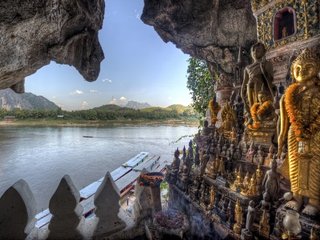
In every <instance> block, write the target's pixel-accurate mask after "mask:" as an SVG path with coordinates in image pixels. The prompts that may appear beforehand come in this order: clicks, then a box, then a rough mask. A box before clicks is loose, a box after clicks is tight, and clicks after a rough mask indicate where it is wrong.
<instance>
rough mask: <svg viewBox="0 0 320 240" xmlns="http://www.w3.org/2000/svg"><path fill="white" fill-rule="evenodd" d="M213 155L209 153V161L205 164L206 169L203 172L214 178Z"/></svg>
mask: <svg viewBox="0 0 320 240" xmlns="http://www.w3.org/2000/svg"><path fill="white" fill-rule="evenodd" d="M215 165H216V163H215V156H214V155H213V154H210V157H209V161H208V163H207V165H206V170H205V174H206V175H207V176H208V177H210V178H213V179H215V178H216V168H215Z"/></svg>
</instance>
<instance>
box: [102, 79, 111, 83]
mask: <svg viewBox="0 0 320 240" xmlns="http://www.w3.org/2000/svg"><path fill="white" fill-rule="evenodd" d="M101 81H102V82H107V83H112V80H111V79H109V78H105V79H102V80H101Z"/></svg>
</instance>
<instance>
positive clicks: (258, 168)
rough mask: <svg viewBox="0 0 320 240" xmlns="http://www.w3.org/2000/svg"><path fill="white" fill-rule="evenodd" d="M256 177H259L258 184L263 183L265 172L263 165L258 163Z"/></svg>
mask: <svg viewBox="0 0 320 240" xmlns="http://www.w3.org/2000/svg"><path fill="white" fill-rule="evenodd" d="M256 177H257V184H258V186H259V185H261V183H262V180H263V172H262V170H261V165H260V164H258V167H257V170H256Z"/></svg>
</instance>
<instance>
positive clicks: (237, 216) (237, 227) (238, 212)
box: [233, 199, 243, 234]
mask: <svg viewBox="0 0 320 240" xmlns="http://www.w3.org/2000/svg"><path fill="white" fill-rule="evenodd" d="M234 220H235V222H236V223H235V224H234V225H233V231H234V232H235V233H237V234H240V233H241V227H242V221H243V218H242V207H241V204H240V201H239V199H237V201H236V206H235V208H234Z"/></svg>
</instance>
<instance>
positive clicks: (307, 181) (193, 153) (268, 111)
mask: <svg viewBox="0 0 320 240" xmlns="http://www.w3.org/2000/svg"><path fill="white" fill-rule="evenodd" d="M251 54H252V58H253V60H254V61H253V64H251V65H249V66H247V67H246V68H245V69H244V79H243V83H242V86H241V90H240V95H241V97H238V98H236V99H235V103H231V102H230V103H228V104H226V105H225V106H223V107H222V106H220V105H219V104H218V103H217V101H216V99H213V100H212V101H210V103H209V109H210V112H211V115H210V117H211V120H210V121H209V122H207V121H205V122H204V127H203V129H202V131H201V132H199V133H198V134H197V136H196V137H195V139H194V142H190V143H189V147H188V150H186V149H185V148H184V150H183V151H182V160H180V158H179V156H180V152H179V151H178V150H177V151H176V152H175V157H174V161H173V163H172V165H171V166H170V167H169V171H168V174H167V178H168V182H169V183H171V184H174V185H176V186H177V187H178V188H179V189H180V190H181V191H182V192H184V194H185V195H186V196H189V197H190V199H191V200H192V201H194V203H197V204H199V205H200V206H201V207H202V209H203V210H204V211H205V212H206V214H207V215H208V214H209V215H210V216H211V218H212V219H213V221H223V222H225V223H226V224H227V226H229V229H230V230H232V231H233V232H235V233H236V234H239V235H240V234H241V237H243V239H251V238H252V234H253V232H255V234H256V233H257V232H258V233H259V235H260V236H263V237H264V238H269V236H270V234H271V233H272V232H274V234H276V233H275V232H276V231H277V229H280V228H281V227H279V226H280V225H281V224H280V223H279V222H276V221H279V219H277V220H276V214H275V213H276V212H278V209H280V208H281V209H282V207H283V208H286V209H293V210H294V211H297V212H300V211H301V213H302V215H303V216H305V217H307V218H310V219H317V218H318V217H319V211H320V184H319V183H320V132H319V130H320V94H319V93H320V79H319V72H320V58H319V57H318V56H317V55H316V53H315V52H313V51H311V50H309V49H306V50H304V51H303V52H301V54H300V55H299V56H298V57H297V58H296V60H295V61H294V62H293V63H292V66H291V74H292V78H293V83H292V84H291V85H290V86H288V88H287V89H286V91H284V89H283V88H284V87H283V86H282V85H281V84H280V86H279V88H278V89H277V88H276V86H275V85H274V84H273V70H272V64H271V63H270V62H268V61H267V60H265V54H266V49H265V48H264V46H263V44H261V43H258V44H255V45H254V46H253V47H252V49H251ZM219 114H220V116H219ZM219 117H220V118H221V119H220V121H221V120H222V123H221V124H220V127H219V128H218V127H216V123H217V122H218V121H219ZM272 131H273V132H274V134H273V138H272V140H270V141H269V142H259V140H261V139H258V140H257V141H254V136H259V133H262V135H263V134H264V135H263V136H268V137H270V135H267V133H268V132H272ZM262 135H261V136H262ZM287 180H289V182H290V186H288V187H289V188H290V191H291V192H287V193H285V191H288V190H287V189H286V188H283V184H287ZM281 181H282V183H281ZM226 192H229V194H226ZM231 193H232V194H231ZM230 194H231V195H230ZM283 194H284V195H283ZM280 195H283V196H284V197H283V198H280ZM230 196H233V197H230ZM244 216H246V217H244ZM254 223H255V226H258V228H257V227H254V228H253V225H254ZM279 231H280V230H279ZM281 231H283V230H281ZM313 235H314V234H313Z"/></svg>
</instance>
